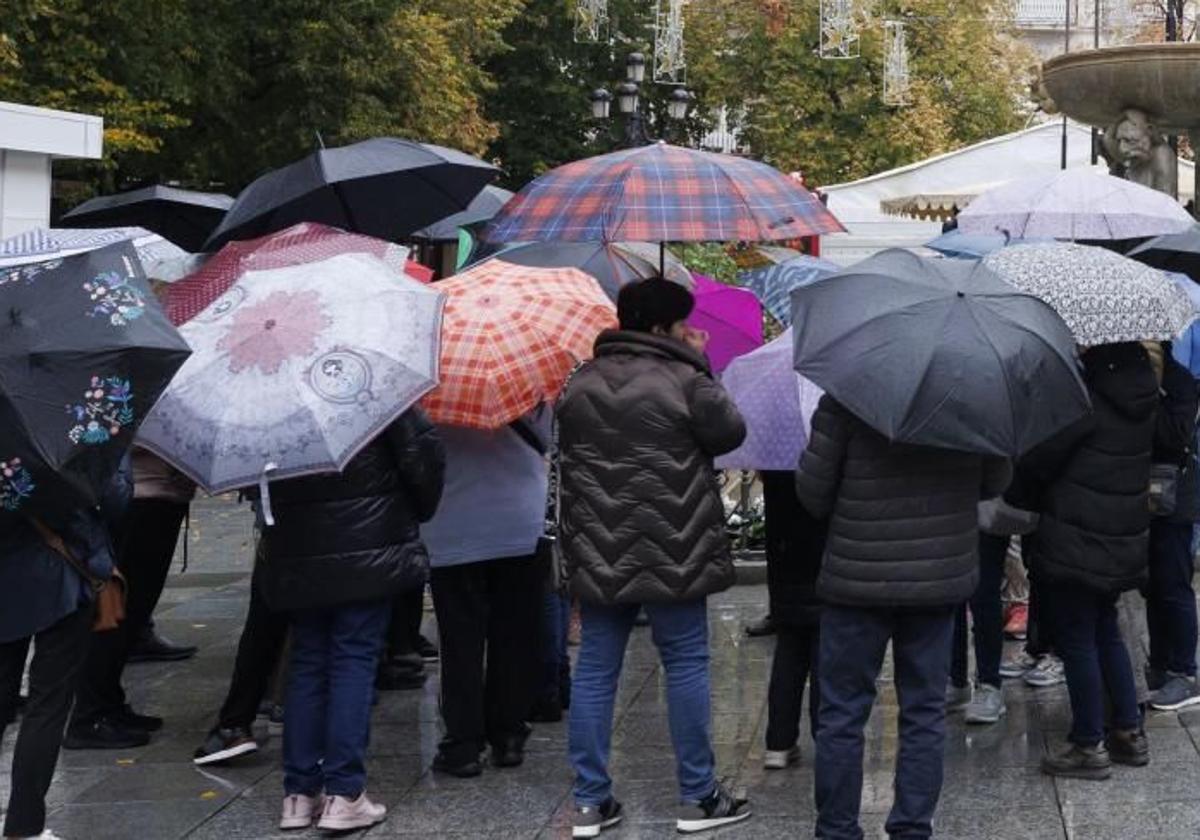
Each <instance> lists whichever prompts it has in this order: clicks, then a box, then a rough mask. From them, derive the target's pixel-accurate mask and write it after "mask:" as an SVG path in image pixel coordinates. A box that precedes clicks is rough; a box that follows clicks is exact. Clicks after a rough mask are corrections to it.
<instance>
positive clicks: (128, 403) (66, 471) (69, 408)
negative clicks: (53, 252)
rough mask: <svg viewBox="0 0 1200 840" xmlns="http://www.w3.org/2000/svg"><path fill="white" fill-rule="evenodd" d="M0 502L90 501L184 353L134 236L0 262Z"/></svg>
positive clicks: (8, 505)
mask: <svg viewBox="0 0 1200 840" xmlns="http://www.w3.org/2000/svg"><path fill="white" fill-rule="evenodd" d="M0 313H3V314H2V315H0V510H4V511H10V512H13V511H25V510H52V509H54V508H56V507H77V506H80V505H91V504H95V503H96V502H97V501H98V500H99V498H100V497H101V495H102V493H103V491H104V488H105V486H106V485H107V484H108V481H109V479H110V478H111V477H112V475H113V473H114V472H116V469H117V466H118V464H119V463H120V461H121V458H122V456H123V455H124V454H125V451H126V450H127V449H128V448H129V445H130V443H132V441H133V435H134V432H135V431H136V430H137V427H138V424H139V423H141V422H142V419H143V418H144V417H145V416H146V413H147V412H148V411H149V410H150V408H151V406H153V405H154V403H155V401H156V400H157V399H158V395H159V394H160V393H161V392H162V390H163V388H165V387H166V385H167V383H168V382H169V381H170V380H171V377H172V375H174V373H175V372H176V371H177V370H178V369H179V366H180V365H182V364H183V363H184V360H185V359H187V357H188V347H187V344H186V343H184V341H183V339H182V338H181V337H180V336H179V333H177V332H176V331H175V329H174V327H172V326H171V324H170V323H169V322H168V321H167V318H166V316H165V315H164V314H163V312H162V310H161V309H160V308H159V306H158V303H157V301H156V300H155V299H154V295H152V294H151V293H150V289H149V287H148V286H147V284H146V279H145V276H144V275H143V274H142V270H141V264H140V262H139V261H138V258H137V252H136V251H135V249H134V246H133V245H132V244H131V243H129V242H120V243H118V244H115V245H111V246H109V247H106V248H100V249H97V250H91V251H87V252H85V253H81V254H78V255H76V256H71V257H66V258H64V259H56V260H49V261H43V262H38V263H31V264H29V265H25V266H19V267H15V268H14V267H10V268H0Z"/></svg>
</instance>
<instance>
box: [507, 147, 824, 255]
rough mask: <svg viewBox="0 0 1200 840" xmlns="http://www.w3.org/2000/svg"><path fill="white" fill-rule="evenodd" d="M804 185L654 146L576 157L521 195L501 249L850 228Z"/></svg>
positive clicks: (724, 159) (741, 162)
mask: <svg viewBox="0 0 1200 840" xmlns="http://www.w3.org/2000/svg"><path fill="white" fill-rule="evenodd" d="M842 230H844V228H843V227H842V225H841V223H839V222H838V220H837V219H836V218H834V216H833V214H832V213H830V212H829V211H828V210H827V209H826V208H825V205H824V204H822V203H821V202H820V200H818V199H817V197H816V196H815V195H813V194H812V193H811V192H809V190H807V189H806V188H805V187H804V186H803V185H802V184H800V183H799V182H798V181H795V180H793V179H792V178H789V177H788V176H787V175H784V174H783V173H782V172H780V171H778V170H776V169H773V168H772V167H770V166H767V165H766V164H763V163H758V162H756V161H752V160H747V159H746V158H740V157H734V156H733V155H722V154H716V153H713V152H701V151H697V150H695V149H684V148H680V147H678V146H669V145H667V144H665V143H655V144H654V145H651V146H642V147H640V148H637V149H626V150H623V151H619V152H613V153H612V154H607V155H600V156H598V157H592V158H586V159H584V160H577V161H575V162H573V163H568V164H566V165H565V166H560V167H558V168H557V169H553V170H551V171H550V172H547V173H546V174H545V175H542V176H541V177H540V178H538V179H536V180H535V181H533V182H532V183H530V184H529V185H528V186H526V187H525V189H523V190H521V192H519V193H517V195H516V197H515V198H513V199H512V200H510V201H509V202H508V204H506V205H505V206H504V208H503V209H502V210H501V211H500V212H499V213H498V214H497V215H496V217H495V218H494V219H493V220H492V223H491V225H489V226H488V228H487V231H486V232H485V234H484V238H485V239H488V240H490V241H492V242H531V241H535V240H562V241H572V242H597V241H598V242H732V241H743V240H744V241H764V240H776V239H796V238H799V237H803V236H814V235H817V234H821V233H833V232H836V231H842Z"/></svg>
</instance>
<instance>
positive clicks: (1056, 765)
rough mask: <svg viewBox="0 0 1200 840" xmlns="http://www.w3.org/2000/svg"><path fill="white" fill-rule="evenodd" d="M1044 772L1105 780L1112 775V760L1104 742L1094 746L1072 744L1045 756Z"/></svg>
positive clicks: (1043, 762) (1064, 776) (1053, 774)
mask: <svg viewBox="0 0 1200 840" xmlns="http://www.w3.org/2000/svg"><path fill="white" fill-rule="evenodd" d="M1042 772H1043V773H1045V774H1046V775H1047V776H1061V777H1063V778H1066V779H1089V780H1092V781H1103V780H1104V779H1107V778H1108V777H1109V776H1111V775H1112V760H1111V759H1110V758H1109V755H1108V750H1107V749H1105V748H1104V744H1097V745H1096V746H1094V747H1081V746H1079V745H1078V744H1070V745H1068V746H1067V748H1066V749H1065V750H1063V751H1062V752H1059V753H1055V754H1053V755H1048V756H1046V757H1045V758H1043V759H1042Z"/></svg>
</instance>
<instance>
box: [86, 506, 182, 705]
mask: <svg viewBox="0 0 1200 840" xmlns="http://www.w3.org/2000/svg"><path fill="white" fill-rule="evenodd" d="M187 512H188V506H187V504H185V503H179V502H171V501H166V500H163V499H134V500H133V501H132V502H131V503H130V505H129V509H128V511H127V512H126V513H125V516H124V517H123V519H122V520H121V525H120V528H119V529H118V530H117V531H116V533H115V534H114V540H113V542H114V543H115V544H116V546H117V567H118V568H119V569H120V570H121V574H123V575H124V576H125V583H126V586H127V598H126V602H125V620H124V621H122V622H121V623H120V625H118V626H117V628H116V629H115V630H107V631H105V632H103V633H94V634H93V635H92V641H91V644H90V650H89V652H88V656H87V661H86V662H85V663H84V666H83V675H82V676H81V677H80V680H79V688H78V691H77V694H76V699H75V711H74V712H73V713H72V715H71V725H72V726H89V725H91V724H92V723H95V722H96V721H97V720H99V719H100V718H102V717H105V716H108V715H111V714H114V713H116V712H119V711H120V710H121V708H122V707H123V706H124V705H125V691H124V689H122V688H121V676H122V674H123V673H124V672H125V664H126V663H127V662H128V661H129V652H130V650H131V649H132V647H133V643H134V642H135V641H136V640H137V635H138V632H139V631H140V630H141V629H142V628H143V627H144V626H145V625H146V623H147V622H148V621H149V620H150V616H151V615H152V614H153V612H154V608H155V607H156V606H157V605H158V599H159V598H160V597H161V596H162V591H163V586H165V585H166V582H167V573H168V572H170V570H171V559H172V558H173V557H174V556H175V544H176V543H177V542H178V541H179V531H180V529H181V528H182V527H183V520H184V518H185V517H186V516H187Z"/></svg>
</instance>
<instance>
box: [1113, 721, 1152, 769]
mask: <svg viewBox="0 0 1200 840" xmlns="http://www.w3.org/2000/svg"><path fill="white" fill-rule="evenodd" d="M1106 741H1107V746H1108V755H1109V758H1111V759H1112V761H1113V763H1114V764H1124V765H1127V766H1129V767H1145V766H1146V765H1147V764H1149V763H1150V742H1149V741H1147V740H1146V733H1145V732H1144V731H1142V730H1141V729H1114V730H1112V731H1111V732H1109V733H1108V738H1107V739H1106Z"/></svg>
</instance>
